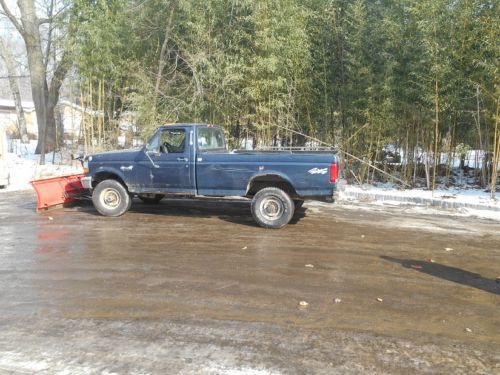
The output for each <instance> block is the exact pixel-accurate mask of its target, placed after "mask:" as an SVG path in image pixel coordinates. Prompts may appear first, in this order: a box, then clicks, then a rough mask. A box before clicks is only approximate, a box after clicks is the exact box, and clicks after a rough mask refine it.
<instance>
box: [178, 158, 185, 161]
mask: <svg viewBox="0 0 500 375" xmlns="http://www.w3.org/2000/svg"><path fill="white" fill-rule="evenodd" d="M177 161H188V158H177Z"/></svg>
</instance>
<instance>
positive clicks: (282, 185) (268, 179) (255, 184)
mask: <svg viewBox="0 0 500 375" xmlns="http://www.w3.org/2000/svg"><path fill="white" fill-rule="evenodd" d="M267 187H276V188H279V189H281V190H283V191H285V192H286V193H287V194H288V195H289V196H290V198H297V197H298V194H297V192H296V191H295V189H294V188H293V186H292V184H291V183H290V182H288V181H287V180H285V179H284V178H283V177H281V176H278V175H275V174H269V175H264V176H258V177H255V178H254V179H253V180H252V181H250V184H249V185H248V188H247V197H253V196H254V195H255V194H256V193H257V192H258V191H259V190H261V189H264V188H267Z"/></svg>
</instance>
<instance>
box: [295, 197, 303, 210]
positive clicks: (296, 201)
mask: <svg viewBox="0 0 500 375" xmlns="http://www.w3.org/2000/svg"><path fill="white" fill-rule="evenodd" d="M293 204H294V205H295V211H297V210H298V209H299V208H300V207H302V205H303V204H304V200H303V199H294V200H293Z"/></svg>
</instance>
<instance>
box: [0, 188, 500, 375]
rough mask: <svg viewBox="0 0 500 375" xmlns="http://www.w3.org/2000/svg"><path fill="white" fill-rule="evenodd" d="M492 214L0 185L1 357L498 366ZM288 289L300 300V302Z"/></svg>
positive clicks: (121, 367) (28, 366) (220, 365)
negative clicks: (41, 208) (126, 197)
mask: <svg viewBox="0 0 500 375" xmlns="http://www.w3.org/2000/svg"><path fill="white" fill-rule="evenodd" d="M498 277H500V223H499V222H495V221H489V220H484V219H476V218H465V217H453V216H448V215H437V214H434V215H425V214H417V213H415V210H414V209H410V208H405V207H378V208H377V207H371V208H367V207H364V206H343V205H327V204H317V203H306V204H305V205H304V207H303V208H302V209H300V210H299V211H298V212H297V213H296V214H295V217H294V219H293V221H292V223H291V224H289V225H288V226H286V227H285V228H283V229H280V230H265V229H262V228H260V227H258V226H257V225H256V224H254V222H253V220H252V217H251V215H250V208H249V204H248V202H246V201H241V200H217V201H214V200H201V201H193V200H163V201H162V202H161V203H160V204H159V205H145V204H142V203H141V202H140V201H134V204H133V206H132V209H131V211H130V212H128V213H127V214H126V215H124V216H122V217H119V218H107V217H103V216H100V215H98V214H97V212H96V211H95V210H94V208H93V207H92V206H91V205H88V204H87V205H79V206H75V207H70V208H64V209H59V210H53V211H49V212H45V213H42V214H36V213H35V196H34V194H33V193H32V192H22V193H0V373H2V374H3V373H7V374H10V373H42V374H44V373H45V374H52V373H68V374H87V373H118V374H128V373H136V374H144V373H146V374H148V373H155V374H156V373H159V374H165V373H167V374H170V373H172V374H178V373H179V374H268V373H273V374H332V373H347V374H351V373H352V374H358V373H380V374H385V373H395V374H408V373H454V374H472V373H478V374H481V373H484V374H494V373H500V313H499V312H500V280H499V279H498ZM301 302H302V304H301Z"/></svg>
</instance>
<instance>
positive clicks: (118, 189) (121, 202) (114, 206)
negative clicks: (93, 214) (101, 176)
mask: <svg viewBox="0 0 500 375" xmlns="http://www.w3.org/2000/svg"><path fill="white" fill-rule="evenodd" d="M92 202H93V203H94V207H95V208H96V209H97V211H99V213H100V214H101V215H104V216H121V215H123V214H124V213H125V212H127V211H128V210H129V208H130V206H131V205H132V199H131V198H130V195H129V194H128V191H127V189H126V188H125V186H123V185H122V184H121V183H119V182H118V181H116V180H104V181H102V182H100V183H99V184H98V185H97V186H96V187H95V189H94V191H93V193H92Z"/></svg>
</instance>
